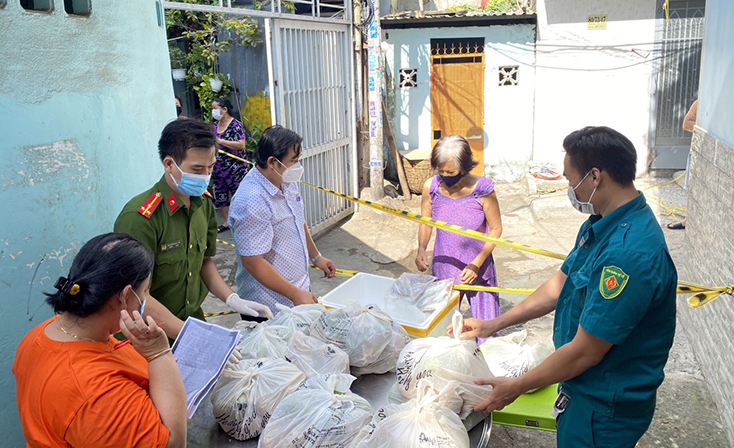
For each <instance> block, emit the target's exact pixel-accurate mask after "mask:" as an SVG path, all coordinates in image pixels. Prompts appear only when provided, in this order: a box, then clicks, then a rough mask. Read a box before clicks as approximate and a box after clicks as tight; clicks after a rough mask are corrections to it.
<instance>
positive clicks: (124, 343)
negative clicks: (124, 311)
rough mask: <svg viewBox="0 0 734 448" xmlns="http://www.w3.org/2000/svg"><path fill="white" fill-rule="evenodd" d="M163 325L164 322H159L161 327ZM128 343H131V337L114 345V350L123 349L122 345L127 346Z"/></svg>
mask: <svg viewBox="0 0 734 448" xmlns="http://www.w3.org/2000/svg"><path fill="white" fill-rule="evenodd" d="M162 325H163V322H161V323H159V324H158V326H159V327H160V326H162ZM127 344H130V339H125V340H124V341H120V342H118V343H117V344H115V346H114V347H112V351H113V352H114V351H115V350H118V349H121V348H122V347H124V346H126V345H127Z"/></svg>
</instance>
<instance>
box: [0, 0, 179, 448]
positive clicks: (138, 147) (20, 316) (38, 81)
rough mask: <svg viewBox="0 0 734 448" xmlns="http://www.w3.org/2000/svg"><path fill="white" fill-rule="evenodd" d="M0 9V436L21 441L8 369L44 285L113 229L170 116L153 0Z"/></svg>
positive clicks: (150, 177)
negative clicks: (85, 10) (87, 10)
mask: <svg viewBox="0 0 734 448" xmlns="http://www.w3.org/2000/svg"><path fill="white" fill-rule="evenodd" d="M53 3H55V5H54V6H55V10H54V11H52V12H50V13H46V12H29V11H25V10H24V9H23V8H22V7H21V6H20V2H19V0H7V5H6V6H5V7H4V8H2V9H0V29H2V30H3V37H2V39H0V61H1V62H0V136H2V137H0V197H1V198H2V209H3V216H2V219H0V307H1V308H0V390H2V391H3V394H2V395H0V416H2V418H0V440H2V442H1V443H0V445H2V446H23V445H24V443H23V437H22V433H21V430H20V421H19V419H18V416H17V408H16V404H15V381H14V378H13V376H12V374H11V370H10V369H11V366H12V361H13V357H14V353H15V349H16V347H17V345H18V343H19V342H20V340H21V339H22V337H23V336H24V335H25V334H26V333H27V332H28V331H29V330H30V329H31V328H33V327H34V326H36V325H37V324H39V323H40V322H42V321H43V320H45V319H47V318H48V317H50V316H51V315H52V311H51V309H50V308H49V307H48V306H47V305H46V304H45V303H44V296H43V295H42V292H43V291H50V290H51V289H52V288H53V283H54V281H55V280H56V278H58V276H59V275H61V274H64V273H67V272H68V268H69V266H70V263H71V260H72V258H73V257H74V255H75V254H76V252H77V251H78V249H79V247H80V246H81V245H82V244H83V243H84V242H85V241H87V240H88V239H89V238H90V237H93V236H95V235H97V234H99V233H103V232H108V231H110V230H111V229H112V223H113V221H114V219H115V217H116V216H117V213H118V212H119V210H120V209H121V208H122V206H123V205H124V204H125V202H127V200H128V199H129V198H130V197H132V196H133V195H134V194H136V193H138V192H140V191H141V190H143V189H145V188H148V187H149V186H150V185H152V184H153V183H154V182H156V181H157V179H158V178H159V176H160V174H161V172H162V170H161V165H160V161H159V160H158V158H157V154H156V143H157V139H158V136H159V135H160V131H161V129H162V128H163V126H164V125H165V124H166V123H167V122H168V121H170V120H171V119H173V118H174V117H175V108H174V103H173V89H172V86H171V75H170V65H169V61H168V49H167V46H166V33H165V25H163V26H160V24H159V17H162V10H160V11H158V10H157V8H159V7H160V3H159V2H157V1H156V0H125V1H119V0H117V1H115V0H91V3H92V14H91V15H90V16H88V17H81V16H69V15H67V14H66V12H65V11H64V2H63V0H53Z"/></svg>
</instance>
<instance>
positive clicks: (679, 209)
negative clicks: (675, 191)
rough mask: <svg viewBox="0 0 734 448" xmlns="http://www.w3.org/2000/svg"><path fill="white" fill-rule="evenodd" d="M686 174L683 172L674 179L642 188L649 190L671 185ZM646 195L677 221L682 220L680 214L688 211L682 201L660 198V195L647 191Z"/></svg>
mask: <svg viewBox="0 0 734 448" xmlns="http://www.w3.org/2000/svg"><path fill="white" fill-rule="evenodd" d="M685 175H686V173H682V174H680V175H679V176H678V177H676V178H674V179H671V180H669V181H666V182H660V183H658V184H655V185H650V186H648V187H645V188H643V189H642V191H647V190H650V189H652V188H658V187H664V186H665V185H670V184H672V183H674V182H677V181H679V180H680V179H681V178H683V177H684V176H685ZM645 197H646V198H647V199H648V201H649V202H652V203H653V204H655V205H657V206H658V207H660V208H662V209H663V211H664V212H665V215H666V216H671V217H672V218H673V219H674V220H676V221H680V219H679V218H678V215H683V214H685V213H686V208H685V207H684V206H683V205H681V203H680V202H677V201H673V200H670V199H662V198H660V197H658V196H655V195H652V194H650V193H646V194H645ZM666 204H668V205H666Z"/></svg>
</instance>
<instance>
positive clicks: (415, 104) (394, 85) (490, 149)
mask: <svg viewBox="0 0 734 448" xmlns="http://www.w3.org/2000/svg"><path fill="white" fill-rule="evenodd" d="M461 37H483V38H484V40H485V49H484V54H485V60H484V63H485V77H484V87H485V89H484V133H485V135H484V145H485V147H484V165H485V175H487V176H489V177H492V178H494V179H496V180H501V181H511V180H516V179H518V178H520V177H522V176H523V175H524V173H525V171H527V162H528V160H529V159H530V158H531V154H532V145H533V131H532V124H533V94H534V88H535V79H536V78H535V70H534V68H533V65H534V57H535V56H534V53H533V42H534V40H535V26H533V25H505V26H499V25H497V26H489V27H457V28H420V29H384V30H383V44H382V46H383V51H384V53H385V59H386V67H385V70H386V71H387V72H388V73H387V75H386V77H385V79H386V86H385V87H386V89H387V90H388V92H387V97H388V98H389V99H390V100H391V106H394V107H392V108H391V109H392V110H391V113H392V116H391V123H392V126H393V132H394V134H395V139H396V141H397V145H398V148H399V149H431V147H432V144H431V143H432V140H431V129H432V128H431V83H430V79H431V75H430V73H431V66H430V45H431V38H461ZM508 65H520V73H519V84H518V85H517V86H505V87H500V86H499V74H498V67H500V66H508ZM401 68H417V69H418V72H417V75H418V86H417V87H413V88H400V85H399V80H400V77H399V71H400V69H401ZM389 110H390V109H389Z"/></svg>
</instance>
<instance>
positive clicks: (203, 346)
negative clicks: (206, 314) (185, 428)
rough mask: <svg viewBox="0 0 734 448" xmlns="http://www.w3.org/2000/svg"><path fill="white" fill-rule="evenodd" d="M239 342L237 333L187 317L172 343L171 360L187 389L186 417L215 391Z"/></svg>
mask: <svg viewBox="0 0 734 448" xmlns="http://www.w3.org/2000/svg"><path fill="white" fill-rule="evenodd" d="M239 341H240V333H239V331H237V330H230V329H228V328H224V327H220V326H219V325H214V324H210V323H207V322H204V321H201V320H199V319H195V318H191V317H189V318H188V319H186V322H184V326H183V328H182V329H181V333H179V335H178V338H176V342H174V343H173V356H175V357H176V363H177V364H178V370H179V371H180V372H181V376H182V377H183V382H184V388H185V389H186V405H187V411H188V417H189V418H191V417H192V416H193V415H194V412H195V411H196V408H197V407H199V403H201V400H203V399H204V397H205V396H206V394H207V393H209V391H210V390H211V389H212V387H214V384H215V383H216V382H217V379H218V378H219V375H221V374H222V370H224V366H225V365H226V364H227V360H229V357H230V355H231V354H232V352H233V351H234V349H235V347H236V346H237V344H238V343H239Z"/></svg>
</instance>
